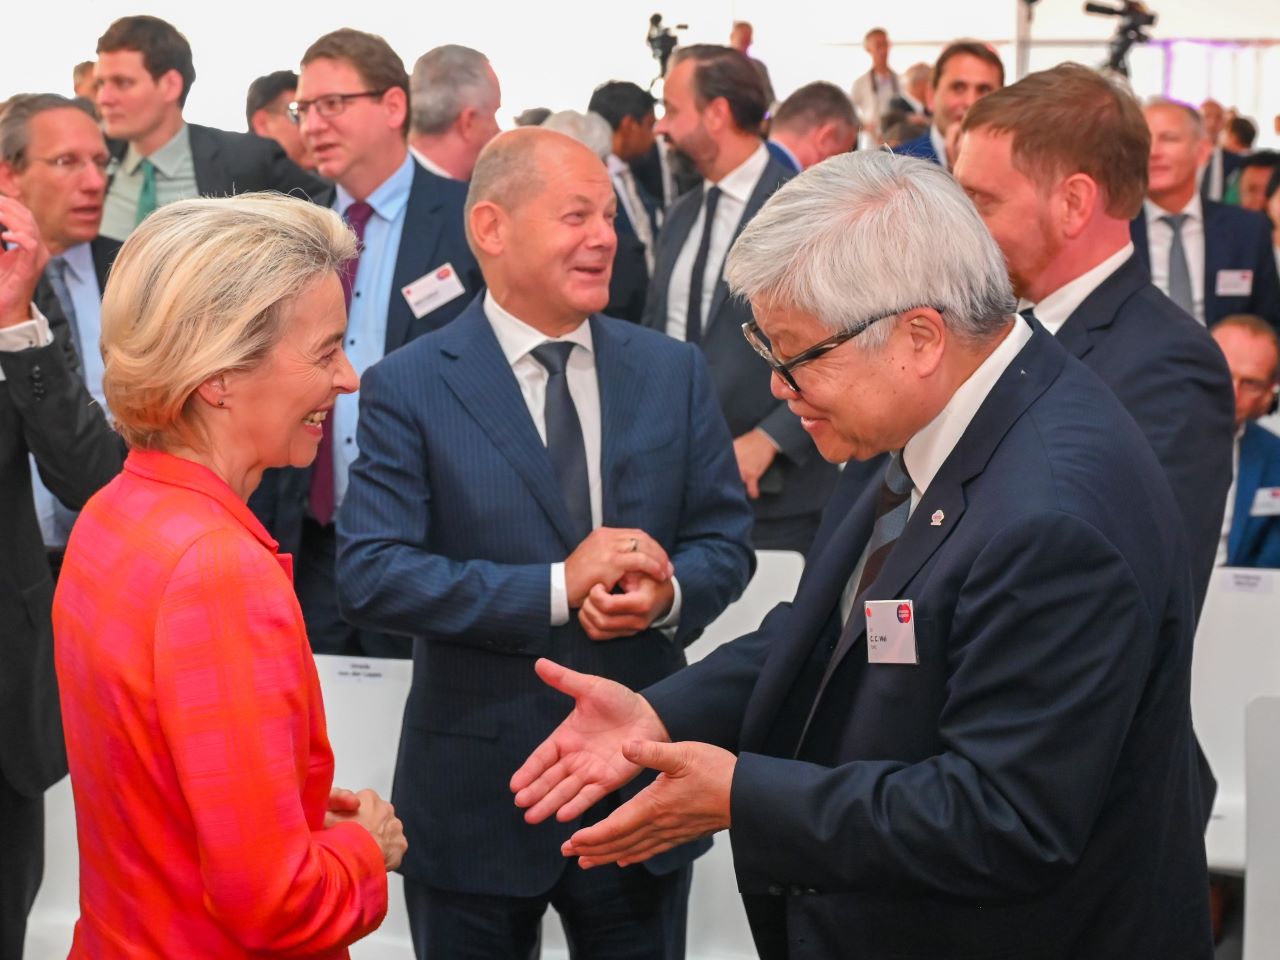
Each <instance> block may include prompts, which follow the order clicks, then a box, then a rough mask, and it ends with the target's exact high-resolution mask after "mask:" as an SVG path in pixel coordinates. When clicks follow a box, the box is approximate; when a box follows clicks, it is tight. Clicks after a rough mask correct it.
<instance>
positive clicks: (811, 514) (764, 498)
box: [644, 44, 836, 553]
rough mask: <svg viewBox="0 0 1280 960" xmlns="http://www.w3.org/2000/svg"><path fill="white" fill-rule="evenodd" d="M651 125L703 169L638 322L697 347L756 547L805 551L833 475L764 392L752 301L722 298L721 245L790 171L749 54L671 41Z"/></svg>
mask: <svg viewBox="0 0 1280 960" xmlns="http://www.w3.org/2000/svg"><path fill="white" fill-rule="evenodd" d="M663 92H664V98H663V100H664V104H665V106H666V113H665V115H664V116H663V118H662V119H661V120H660V121H658V124H657V127H656V128H655V130H656V132H657V133H658V134H660V135H661V136H663V137H665V138H666V139H667V141H668V142H669V143H670V144H671V145H672V146H674V147H675V148H676V150H678V151H679V152H681V153H683V154H685V155H686V156H687V157H688V158H689V160H690V161H691V162H692V163H693V165H694V166H695V167H696V168H697V170H698V172H699V173H700V174H702V177H703V181H702V183H701V184H699V185H698V186H697V187H696V188H694V189H693V190H690V191H689V192H688V193H687V194H685V195H684V196H683V197H681V198H680V200H679V201H677V203H676V204H675V205H674V206H673V207H672V208H671V210H670V212H669V213H668V215H667V221H666V224H665V225H664V227H663V229H662V233H661V234H660V235H659V237H658V241H657V253H656V256H655V262H654V270H653V278H652V280H651V281H650V285H649V293H648V297H647V300H646V305H645V315H644V323H645V325H646V326H650V327H653V328H655V329H657V330H663V331H665V332H666V333H668V334H669V335H671V336H673V337H675V338H676V339H677V340H686V341H688V342H689V343H696V344H698V345H699V346H701V347H702V350H703V352H704V353H705V354H706V357H707V361H708V363H709V364H710V366H711V379H712V382H713V384H714V386H715V390H716V396H717V397H718V398H719V400H720V407H721V409H722V410H723V411H724V415H725V419H726V420H728V422H729V430H730V431H731V432H732V434H733V438H734V440H733V451H734V455H735V456H736V458H737V461H738V472H739V473H740V474H741V476H742V482H743V485H744V486H745V487H746V490H747V495H748V496H749V497H750V498H751V501H752V504H753V506H754V507H755V529H754V531H753V533H752V542H753V543H754V545H755V547H756V548H757V549H775V550H797V551H799V552H801V553H804V552H805V551H806V550H808V547H809V544H810V543H811V542H812V540H813V535H814V533H815V532H816V531H817V529H818V520H819V518H820V516H821V514H822V507H823V505H824V504H825V503H826V500H827V497H828V496H829V495H830V493H831V489H832V487H833V486H834V485H835V480H836V468H835V467H834V466H833V465H832V464H830V463H827V462H826V461H825V460H823V459H822V457H820V456H819V455H818V453H817V450H816V449H815V448H814V445H813V441H812V439H811V438H810V437H809V435H808V433H807V432H806V431H805V429H804V426H803V425H802V423H801V421H800V419H799V418H798V417H796V416H794V415H793V414H792V413H791V412H790V411H789V410H788V409H787V406H786V404H785V403H783V402H782V401H780V400H778V399H776V398H774V397H772V396H770V393H769V379H770V376H771V374H770V372H769V370H768V368H767V367H765V368H761V366H760V364H759V363H757V362H756V360H757V358H756V356H755V354H754V353H753V352H752V350H751V347H750V346H749V345H748V344H747V342H746V340H744V339H743V337H742V324H743V323H745V322H746V321H748V320H750V319H751V308H750V307H749V306H748V305H747V304H746V303H745V302H744V301H742V300H740V299H735V298H730V296H729V289H728V287H727V286H726V285H725V282H724V277H723V270H724V260H725V254H726V253H728V250H729V247H730V246H731V245H732V244H733V241H734V240H735V239H736V238H737V236H738V234H739V233H741V232H742V228H743V227H745V226H746V225H747V223H748V222H749V221H750V220H751V218H752V217H753V216H755V214H756V212H757V211H758V210H759V209H760V207H761V206H763V205H764V202H765V200H767V199H768V198H769V196H770V195H771V194H772V193H773V192H774V191H775V190H777V189H778V187H780V186H782V184H783V183H785V182H786V181H787V180H788V179H790V178H791V176H792V172H791V171H790V170H789V169H787V168H786V167H784V166H783V165H782V164H781V163H779V162H778V161H777V160H776V159H773V158H772V157H771V156H770V154H769V151H768V150H767V149H766V148H765V145H764V143H763V141H762V140H761V139H760V124H761V121H762V120H763V119H764V111H765V100H764V91H763V89H762V88H761V85H760V81H759V77H758V76H757V74H756V71H755V69H754V68H753V67H752V66H751V62H750V61H749V60H748V59H747V58H746V57H744V56H743V55H742V54H741V53H739V52H738V51H736V50H733V49H731V48H729V47H717V46H712V45H710V44H695V45H693V46H689V47H682V48H681V49H679V50H677V51H676V54H675V57H674V58H673V60H672V67H671V70H670V72H669V73H668V74H667V79H666V84H665V87H664V91H663Z"/></svg>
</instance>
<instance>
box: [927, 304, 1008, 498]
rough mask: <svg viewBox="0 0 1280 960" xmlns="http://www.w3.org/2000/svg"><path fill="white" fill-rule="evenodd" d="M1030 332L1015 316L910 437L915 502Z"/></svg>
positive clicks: (931, 480) (936, 473)
mask: <svg viewBox="0 0 1280 960" xmlns="http://www.w3.org/2000/svg"><path fill="white" fill-rule="evenodd" d="M1031 336H1032V332H1031V325H1030V324H1029V323H1027V322H1026V321H1025V320H1023V319H1022V318H1021V317H1017V318H1015V319H1014V322H1013V326H1012V328H1011V329H1010V331H1009V333H1008V334H1006V335H1005V338H1004V340H1002V341H1001V342H1000V345H999V346H997V347H996V348H995V349H994V350H992V351H991V353H990V354H989V355H988V356H987V359H985V360H983V361H982V363H981V364H979V366H978V369H976V370H974V371H973V373H971V374H970V375H969V379H968V380H966V381H965V382H964V383H962V384H960V386H959V387H957V388H956V392H955V393H953V394H952V395H951V399H950V400H948V401H947V405H946V406H945V407H943V408H942V410H941V412H940V413H939V414H938V415H937V416H936V417H934V418H933V419H932V420H930V421H929V423H928V424H927V425H926V426H925V427H924V429H922V430H921V431H920V432H919V433H917V434H916V435H915V436H914V437H912V438H911V439H910V440H908V441H907V445H906V446H905V447H904V448H903V450H902V459H903V462H904V463H905V464H906V466H907V472H908V473H909V474H911V482H912V484H913V486H914V487H915V494H916V499H915V500H913V501H912V505H913V506H914V504H915V503H916V502H917V501H918V499H919V498H920V497H923V496H924V494H925V491H927V490H928V489H929V484H931V483H933V478H934V477H936V476H937V475H938V471H939V470H941V469H942V465H943V464H944V463H945V462H946V460H947V457H949V456H950V455H951V451H952V450H954V449H955V446H956V444H957V443H959V442H960V438H961V437H962V436H964V432H965V431H966V430H967V429H968V428H969V423H970V422H971V421H972V420H973V418H974V415H975V414H977V412H978V408H979V407H981V406H982V402H983V401H984V400H986V399H987V394H989V393H990V392H991V388H992V387H994V386H995V385H996V381H997V380H999V379H1000V375H1001V374H1002V373H1004V371H1005V368H1006V367H1008V366H1009V364H1011V363H1012V362H1013V360H1014V358H1015V357H1016V356H1017V355H1018V354H1019V353H1020V352H1021V351H1022V348H1023V347H1024V346H1026V345H1027V342H1028V341H1029V340H1030V339H1031Z"/></svg>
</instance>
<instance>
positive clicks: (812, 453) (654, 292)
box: [644, 159, 837, 519]
mask: <svg viewBox="0 0 1280 960" xmlns="http://www.w3.org/2000/svg"><path fill="white" fill-rule="evenodd" d="M792 176H794V174H792V172H791V171H790V170H788V169H787V168H786V167H784V166H783V165H782V164H780V163H778V162H777V161H776V160H773V159H770V161H769V164H768V166H766V167H765V169H764V173H763V174H762V175H761V177H760V180H759V182H758V183H757V184H756V188H755V190H754V191H753V192H752V194H751V197H750V199H749V200H748V201H747V205H746V208H745V209H744V210H743V213H742V220H741V221H740V222H739V223H738V228H737V231H736V232H735V234H734V236H735V238H736V236H737V234H739V233H741V232H742V229H743V228H744V227H745V226H746V225H747V224H748V223H749V222H750V221H751V218H752V217H754V216H755V215H756V214H757V213H758V212H759V211H760V208H761V207H762V206H764V202H765V201H766V200H768V199H769V197H770V196H772V195H773V193H774V191H776V190H777V189H778V188H779V187H780V186H782V185H783V184H784V183H786V182H787V181H788V180H790V179H791V177H792ZM702 206H703V188H702V185H701V184H699V186H697V187H696V188H694V189H693V190H691V191H689V192H688V193H686V194H685V195H683V196H682V197H681V198H680V199H679V200H678V201H676V204H675V206H673V207H672V208H671V209H670V210H669V211H668V213H667V219H666V223H665V224H664V225H663V227H662V233H661V234H660V235H659V237H658V250H657V257H656V260H655V263H654V269H653V280H652V282H651V283H650V284H649V296H648V299H647V301H646V302H645V316H644V322H645V326H648V327H651V328H653V329H654V330H660V331H664V332H665V330H666V328H667V291H668V288H669V287H670V286H671V273H672V271H673V270H674V269H675V264H676V259H677V258H678V257H679V256H680V251H681V250H682V249H683V248H684V245H685V244H686V243H697V239H698V238H696V237H691V236H690V234H691V232H692V230H693V224H694V221H695V220H697V218H698V212H699V210H701V209H702ZM723 271H724V268H723V265H722V266H721V275H720V277H719V279H718V281H717V283H716V287H715V292H714V294H713V295H712V298H711V307H710V309H709V310H708V311H707V316H706V320H705V323H704V324H703V329H702V340H701V342H700V346H701V347H702V350H703V352H704V353H705V354H706V357H707V362H708V363H709V364H710V366H711V379H712V382H713V384H714V385H715V393H716V396H717V398H719V400H720V409H721V410H723V411H724V416H725V419H726V420H727V421H728V422H729V431H730V433H732V435H733V436H734V437H740V436H742V435H743V434H745V433H748V432H750V431H751V430H754V429H755V428H756V427H759V428H761V429H762V430H764V432H765V433H767V434H768V435H769V436H770V437H772V438H773V440H774V442H775V443H777V444H778V446H779V447H780V448H781V453H780V454H779V455H778V456H777V457H776V458H775V459H774V461H773V464H772V465H771V466H770V467H769V469H768V470H767V471H765V474H764V476H763V477H762V478H761V479H760V491H761V493H760V498H759V499H758V500H756V501H754V503H753V506H754V507H755V512H756V516H757V517H759V518H761V519H775V518H780V517H796V516H803V515H805V514H809V513H815V512H817V511H819V510H821V509H822V505H823V504H824V503H826V501H827V497H828V496H830V494H831V489H832V487H833V486H834V485H835V481H836V476H837V470H836V468H835V466H834V465H832V464H830V463H827V461H825V460H823V459H822V456H821V455H820V454H819V453H818V451H817V448H816V447H814V445H813V440H812V438H811V437H810V436H809V435H808V434H807V433H806V432H805V430H804V427H802V426H801V425H800V418H799V417H797V416H795V414H793V413H792V412H791V411H790V410H788V409H787V405H786V404H785V403H783V402H782V401H781V400H777V399H775V398H774V397H773V395H772V394H771V393H770V390H769V381H770V378H771V377H772V376H773V373H772V371H771V370H770V369H769V365H768V364H766V363H765V362H764V361H763V360H761V359H760V358H759V357H758V356H756V353H755V351H754V350H752V349H751V345H750V344H749V343H747V341H746V338H744V337H743V336H742V325H743V324H744V323H746V322H747V321H748V320H750V319H751V305H750V304H749V303H747V302H746V301H745V300H742V299H741V298H740V297H731V296H729V285H728V284H727V283H725V281H724V272H723Z"/></svg>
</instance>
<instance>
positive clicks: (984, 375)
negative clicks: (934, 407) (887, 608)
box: [840, 317, 1032, 621]
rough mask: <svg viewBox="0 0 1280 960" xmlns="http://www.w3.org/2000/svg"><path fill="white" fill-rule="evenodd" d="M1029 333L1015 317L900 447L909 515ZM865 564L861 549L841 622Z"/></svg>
mask: <svg viewBox="0 0 1280 960" xmlns="http://www.w3.org/2000/svg"><path fill="white" fill-rule="evenodd" d="M1031 336H1032V333H1031V325H1030V324H1029V323H1027V322H1026V321H1025V320H1023V319H1021V318H1020V317H1019V318H1016V319H1015V320H1014V323H1013V327H1012V328H1011V329H1010V331H1009V333H1008V334H1006V335H1005V338H1004V339H1003V340H1002V341H1000V345H999V346H997V347H996V348H995V349H994V350H992V351H991V353H990V354H989V355H988V356H987V358H986V359H985V360H983V361H982V363H980V364H979V365H978V368H977V369H976V370H974V371H973V373H971V374H969V379H967V380H966V381H965V382H964V383H962V384H960V386H959V387H957V388H956V391H955V393H953V394H952V395H951V399H950V400H948V401H947V405H946V406H945V407H943V408H942V410H941V411H940V412H939V413H938V415H937V416H936V417H934V418H933V419H932V420H930V421H929V422H928V423H927V424H926V425H925V426H924V427H923V428H922V429H921V430H920V431H919V432H918V433H916V435H915V436H913V437H912V438H911V439H910V440H908V441H907V445H906V446H905V447H903V448H902V460H903V463H904V464H905V465H906V468H907V473H908V474H910V476H911V506H910V507H909V508H908V512H907V516H908V517H910V516H911V515H912V514H913V513H915V510H916V507H917V506H918V505H919V503H920V500H921V498H923V497H924V495H925V493H926V492H927V491H928V489H929V485H930V484H931V483H933V478H934V477H936V476H937V475H938V471H939V470H941V469H942V465H943V464H944V463H946V462H947V457H949V456H951V451H952V450H954V449H955V448H956V444H957V443H959V442H960V438H961V437H962V436H964V432H965V431H966V430H968V429H969V424H970V423H971V422H972V420H973V418H974V417H975V416H976V415H977V413H978V408H979V407H981V406H982V404H983V402H984V401H985V400H986V399H987V395H988V394H989V393H991V390H992V388H993V387H995V385H996V381H997V380H999V379H1000V375H1001V374H1003V373H1004V371H1005V369H1006V368H1007V367H1008V366H1009V364H1011V363H1013V361H1014V358H1015V357H1017V355H1018V354H1019V353H1020V352H1022V348H1023V347H1025V346H1026V345H1027V342H1028V341H1030V339H1031ZM866 563H867V553H866V550H865V549H864V550H863V553H862V557H861V558H859V560H858V565H857V567H856V568H855V569H854V571H853V576H851V577H850V578H849V582H848V584H847V585H846V586H845V589H844V593H843V595H842V596H841V598H840V614H841V620H842V621H847V620H848V619H849V613H850V611H851V610H852V609H853V601H854V599H855V596H854V593H855V592H856V590H857V586H858V581H859V580H860V579H862V570H863V568H864V567H865V566H866Z"/></svg>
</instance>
